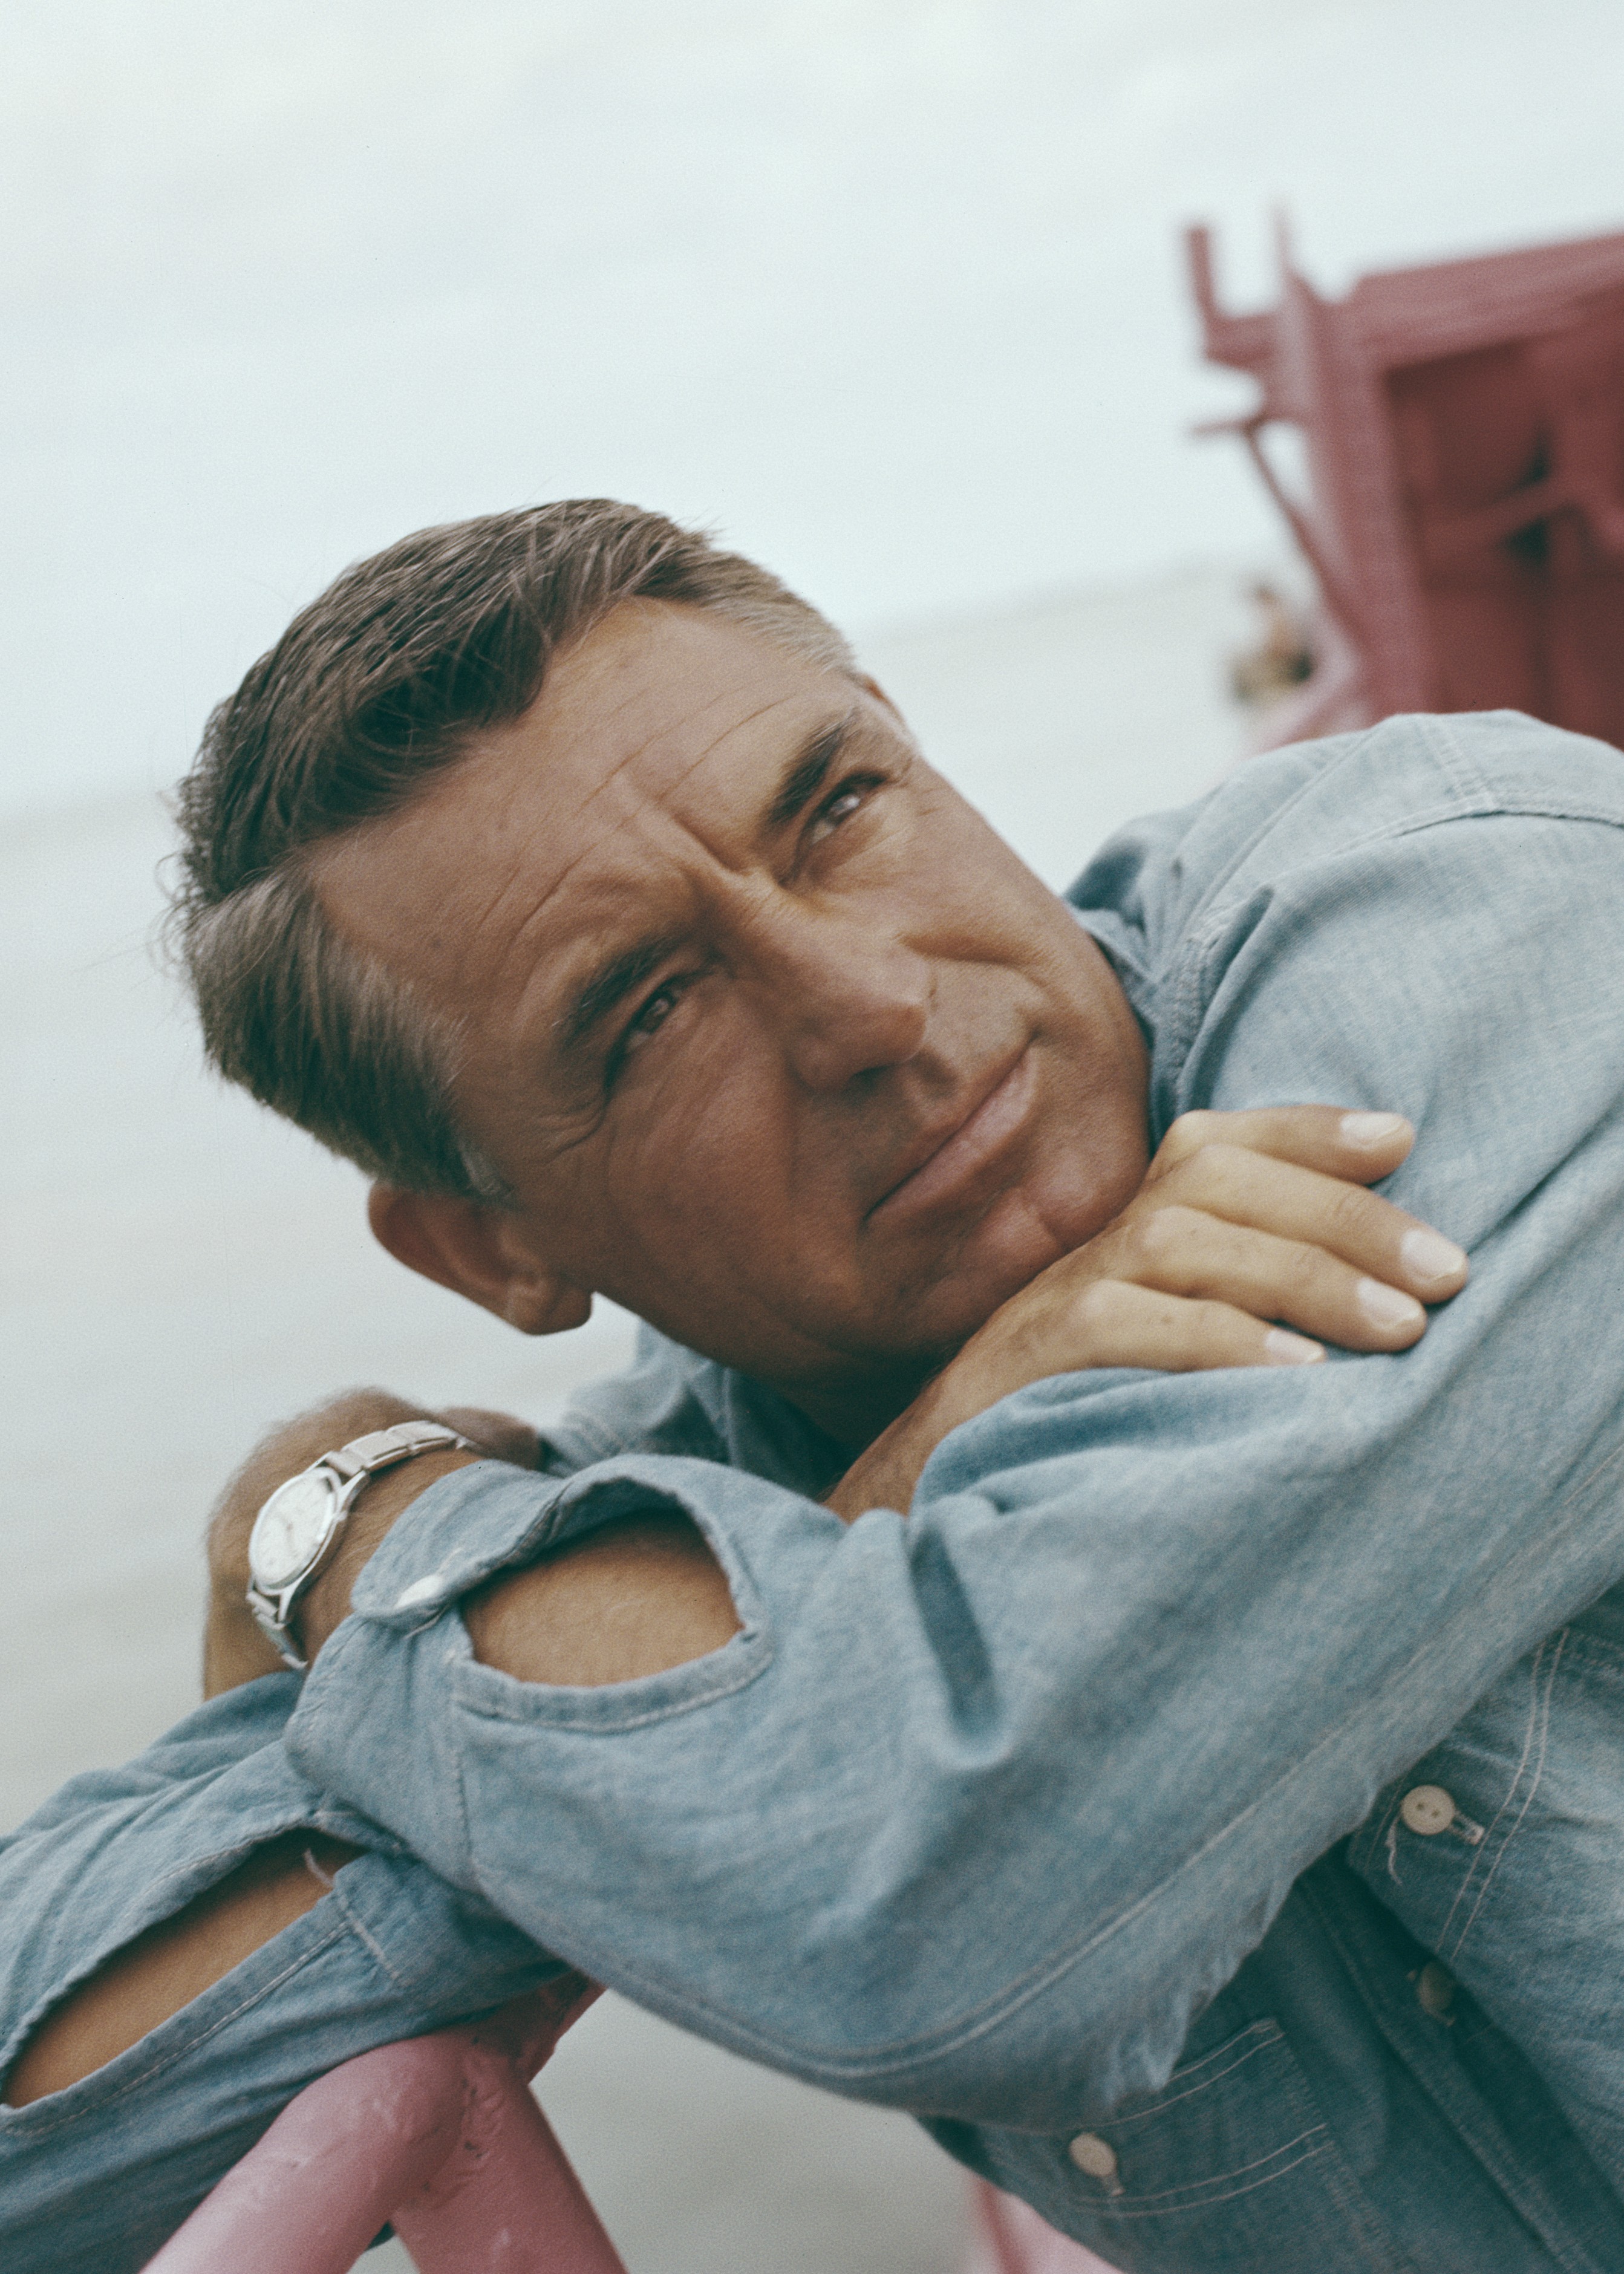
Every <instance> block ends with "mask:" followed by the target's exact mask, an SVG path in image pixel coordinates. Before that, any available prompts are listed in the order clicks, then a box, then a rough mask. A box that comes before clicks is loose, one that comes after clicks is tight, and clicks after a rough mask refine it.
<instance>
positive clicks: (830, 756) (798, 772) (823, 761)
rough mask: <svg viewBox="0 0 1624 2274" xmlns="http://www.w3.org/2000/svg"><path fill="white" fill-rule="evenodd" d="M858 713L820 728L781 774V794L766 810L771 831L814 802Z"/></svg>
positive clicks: (779, 787)
mask: <svg viewBox="0 0 1624 2274" xmlns="http://www.w3.org/2000/svg"><path fill="white" fill-rule="evenodd" d="M856 715H857V714H856V712H854V711H848V712H846V716H845V718H844V719H836V720H835V721H834V722H833V724H832V725H831V726H828V727H819V728H818V730H817V732H816V734H814V735H812V737H811V738H810V740H809V741H808V742H804V743H803V744H802V745H801V749H799V750H798V751H797V752H796V753H795V755H794V757H793V758H792V759H791V760H790V762H789V764H788V765H786V767H785V769H784V772H783V773H782V775H781V776H780V777H779V779H778V795H777V796H776V797H775V798H774V799H773V801H772V803H771V805H770V806H769V807H768V809H767V827H768V828H769V830H776V829H786V828H787V827H788V826H789V825H790V823H791V822H792V821H797V820H799V819H800V817H801V814H802V813H804V812H805V810H806V809H807V807H808V805H810V804H811V802H812V801H813V799H814V798H815V797H816V795H817V794H818V792H819V790H820V789H822V787H823V784H824V782H825V780H826V779H828V775H829V769H830V768H831V766H832V765H833V764H834V762H835V760H836V759H837V758H838V757H839V755H840V752H841V750H842V749H843V748H844V747H845V743H846V736H847V735H848V734H850V733H851V731H852V722H853V719H855V717H856Z"/></svg>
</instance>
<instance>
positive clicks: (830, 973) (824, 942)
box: [755, 907, 934, 1090]
mask: <svg viewBox="0 0 1624 2274" xmlns="http://www.w3.org/2000/svg"><path fill="white" fill-rule="evenodd" d="M755 946H756V958H755V960H756V968H757V975H758V978H759V980H760V981H761V982H762V983H763V984H764V986H765V989H766V991H767V993H768V994H769V996H770V997H771V1001H772V1006H773V1011H774V1014H775V1017H776V1020H777V1022H778V1026H779V1029H780V1032H781V1034H782V1035H783V1037H784V1043H785V1048H786V1053H787V1056H788V1058H789V1063H790V1066H791V1069H792V1071H793V1073H794V1075H795V1077H796V1079H797V1080H798V1081H801V1082H802V1083H803V1084H804V1085H805V1087H806V1088H808V1089H813V1090H838V1089H844V1088H846V1085H847V1084H848V1083H849V1082H852V1081H856V1080H857V1079H858V1078H859V1077H860V1076H861V1075H863V1074H866V1073H878V1072H880V1071H881V1070H882V1069H883V1068H884V1067H887V1066H896V1065H905V1064H906V1061H907V1060H908V1059H909V1058H912V1057H913V1056H914V1053H915V1051H916V1050H919V1048H920V1046H921V1043H923V1041H924V1039H925V1030H926V1028H927V1026H928V1025H929V1018H930V1000H931V994H932V989H933V984H934V982H933V979H932V975H931V968H930V965H929V961H928V960H926V958H925V957H923V956H921V955H919V954H917V953H915V952H914V949H913V948H911V947H909V946H908V945H907V944H906V942H905V941H902V940H899V939H898V938H896V937H894V936H892V935H891V933H889V932H888V931H887V930H884V928H883V926H878V925H870V924H865V923H861V922H853V921H851V920H849V919H846V918H842V917H840V916H837V915H831V914H827V913H823V914H820V913H817V912H815V911H813V910H810V909H808V908H806V907H798V908H793V909H792V910H789V911H782V912H780V914H779V916H778V921H777V922H774V923H773V924H772V925H771V936H770V937H767V938H763V937H760V936H759V935H758V937H757V938H756V942H755Z"/></svg>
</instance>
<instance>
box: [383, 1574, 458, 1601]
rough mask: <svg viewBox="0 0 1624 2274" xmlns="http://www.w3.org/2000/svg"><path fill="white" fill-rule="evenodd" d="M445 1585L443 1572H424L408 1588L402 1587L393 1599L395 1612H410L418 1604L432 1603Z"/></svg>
mask: <svg viewBox="0 0 1624 2274" xmlns="http://www.w3.org/2000/svg"><path fill="white" fill-rule="evenodd" d="M445 1584H446V1575H445V1573H444V1572H443V1571H426V1572H425V1574H424V1576H423V1577H422V1578H421V1579H414V1580H413V1581H412V1583H411V1585H410V1587H402V1589H401V1592H400V1593H399V1594H398V1595H397V1596H396V1597H395V1609H396V1610H397V1611H410V1610H413V1609H415V1608H416V1607H417V1604H419V1603H427V1602H432V1600H433V1599H434V1597H435V1596H436V1595H437V1594H439V1593H440V1589H441V1588H442V1587H443V1586H444V1585H445Z"/></svg>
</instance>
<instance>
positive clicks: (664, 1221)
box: [600, 1048, 788, 1274]
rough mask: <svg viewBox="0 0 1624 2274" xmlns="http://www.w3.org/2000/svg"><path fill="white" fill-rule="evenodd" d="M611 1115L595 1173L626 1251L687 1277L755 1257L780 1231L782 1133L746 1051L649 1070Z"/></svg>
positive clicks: (775, 1104) (762, 1078)
mask: <svg viewBox="0 0 1624 2274" xmlns="http://www.w3.org/2000/svg"><path fill="white" fill-rule="evenodd" d="M628 1106H629V1107H631V1108H633V1109H635V1110H632V1111H628V1112H626V1113H625V1114H624V1116H623V1118H620V1119H619V1120H618V1122H617V1125H616V1127H615V1129H614V1133H613V1139H612V1141H611V1142H610V1144H609V1145H608V1147H607V1148H606V1151H605V1155H604V1156H603V1159H602V1163H601V1167H600V1174H601V1178H602V1184H603V1189H604V1193H605V1201H606V1205H607V1208H608V1210H609V1211H610V1213H611V1215H612V1216H613V1219H614V1221H615V1223H616V1224H617V1225H618V1226H619V1229H620V1233H621V1235H622V1239H623V1243H624V1247H625V1250H626V1252H628V1254H633V1255H641V1256H643V1257H646V1258H648V1259H649V1260H650V1261H655V1262H657V1263H658V1264H661V1265H663V1266H665V1269H667V1270H669V1271H673V1272H677V1273H685V1274H692V1273H693V1272H694V1271H695V1268H696V1265H697V1266H698V1267H699V1268H701V1269H703V1261H702V1259H704V1258H707V1257H715V1256H718V1255H720V1254H726V1253H729V1252H733V1253H737V1252H743V1253H745V1254H761V1253H762V1252H763V1246H766V1245H767V1244H768V1243H770V1242H771V1240H772V1239H774V1237H775V1235H776V1234H778V1232H780V1231H781V1229H782V1218H783V1216H784V1215H785V1214H786V1209H787V1205H788V1203H787V1200H786V1162H787V1159H788V1147H787V1139H788V1132H787V1131H786V1128H785V1127H784V1126H783V1124H782V1112H781V1099H780V1098H779V1097H778V1095H777V1094H776V1091H775V1087H774V1085H773V1084H772V1082H771V1081H770V1080H769V1079H768V1075H767V1071H766V1069H764V1068H763V1066H762V1065H759V1064H758V1063H757V1061H756V1055H755V1054H754V1053H748V1052H747V1051H745V1050H742V1049H738V1048H734V1049H732V1050H727V1049H718V1050H708V1051H706V1052H705V1053H704V1054H703V1062H701V1061H700V1060H699V1058H697V1055H696V1054H690V1055H688V1057H686V1058H685V1059H684V1062H683V1063H682V1065H680V1066H677V1067H674V1068H673V1071H672V1072H671V1073H662V1074H661V1077H660V1079H659V1080H658V1081H656V1080H655V1079H654V1078H653V1069H652V1068H651V1067H650V1070H649V1072H648V1073H647V1074H645V1075H644V1076H643V1080H642V1082H641V1083H640V1088H639V1095H638V1096H636V1097H635V1099H629V1100H628Z"/></svg>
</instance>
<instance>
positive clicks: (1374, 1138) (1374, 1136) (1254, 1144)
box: [1146, 1105, 1416, 1185]
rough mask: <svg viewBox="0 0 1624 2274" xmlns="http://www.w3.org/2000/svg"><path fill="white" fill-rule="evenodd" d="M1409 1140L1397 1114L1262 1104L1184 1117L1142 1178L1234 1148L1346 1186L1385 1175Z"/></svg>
mask: <svg viewBox="0 0 1624 2274" xmlns="http://www.w3.org/2000/svg"><path fill="white" fill-rule="evenodd" d="M1415 1141H1416V1133H1415V1130H1414V1128H1413V1127H1412V1126H1411V1125H1410V1123H1409V1122H1408V1121H1407V1120H1406V1119H1405V1118H1404V1117H1403V1115H1402V1113H1367V1112H1364V1111H1349V1110H1348V1109H1346V1108H1344V1107H1342V1106H1340V1105H1269V1106H1261V1107H1259V1108H1258V1109H1256V1110H1255V1111H1251V1112H1246V1113H1207V1112H1201V1113H1184V1114H1181V1115H1180V1116H1179V1118H1178V1119H1177V1121H1176V1122H1174V1124H1173V1126H1172V1127H1171V1128H1170V1129H1169V1131H1168V1133H1167V1135H1166V1136H1165V1137H1164V1138H1163V1139H1162V1142H1161V1144H1160V1145H1159V1146H1158V1147H1157V1148H1156V1157H1155V1159H1154V1161H1153V1162H1152V1163H1151V1164H1150V1169H1149V1171H1148V1174H1147V1178H1146V1182H1147V1184H1155V1183H1159V1182H1160V1180H1161V1179H1162V1178H1163V1177H1165V1176H1166V1175H1167V1174H1168V1173H1169V1171H1170V1170H1173V1169H1176V1168H1177V1167H1178V1166H1179V1165H1180V1164H1181V1163H1184V1162H1186V1161H1189V1160H1192V1159H1193V1158H1194V1157H1195V1156H1196V1155H1198V1154H1199V1153H1200V1152H1201V1151H1203V1150H1204V1148H1206V1147H1207V1146H1209V1145H1236V1146H1240V1147H1241V1148H1244V1150H1245V1151H1247V1152H1249V1153H1259V1154H1263V1155H1266V1156H1268V1157H1269V1158H1270V1159H1273V1160H1276V1161H1292V1162H1295V1163H1297V1166H1298V1167H1299V1168H1304V1169H1318V1170H1319V1171H1320V1173H1321V1174H1322V1175H1324V1176H1328V1177H1342V1178H1347V1179H1349V1180H1350V1181H1351V1182H1352V1183H1354V1184H1358V1185H1368V1184H1372V1183H1374V1182H1375V1180H1376V1179H1377V1178H1380V1177H1387V1176H1391V1174H1392V1173H1393V1171H1394V1170H1395V1169H1396V1168H1397V1167H1398V1165H1399V1163H1400V1162H1401V1161H1402V1160H1404V1159H1405V1158H1406V1157H1407V1156H1408V1154H1409V1152H1410V1147H1411V1146H1412V1145H1413V1144H1414V1143H1415Z"/></svg>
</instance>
